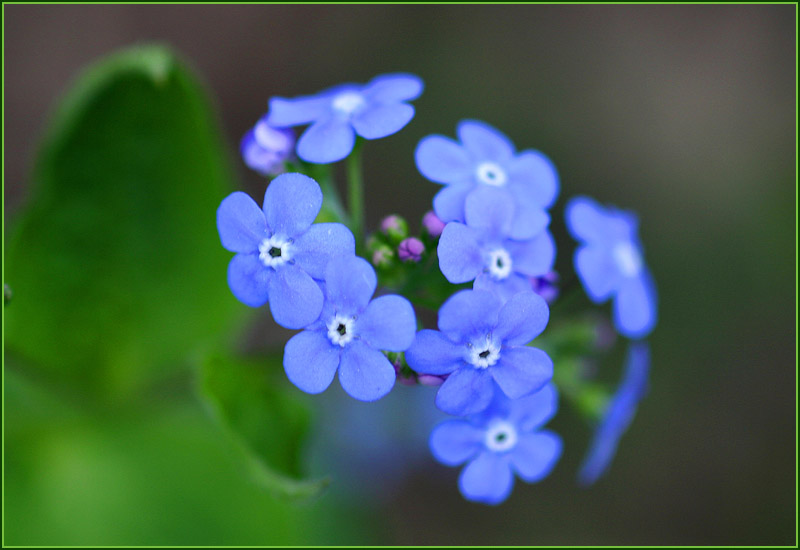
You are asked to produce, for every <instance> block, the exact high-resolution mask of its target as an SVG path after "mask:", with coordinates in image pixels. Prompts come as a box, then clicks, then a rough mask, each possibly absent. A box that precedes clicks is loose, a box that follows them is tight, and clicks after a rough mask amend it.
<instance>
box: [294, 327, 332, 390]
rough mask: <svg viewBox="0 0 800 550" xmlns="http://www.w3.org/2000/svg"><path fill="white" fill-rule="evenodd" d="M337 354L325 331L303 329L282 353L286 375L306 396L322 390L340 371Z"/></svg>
mask: <svg viewBox="0 0 800 550" xmlns="http://www.w3.org/2000/svg"><path fill="white" fill-rule="evenodd" d="M340 351H341V348H340V347H339V346H334V345H333V344H332V343H331V341H330V340H329V339H328V338H327V336H326V335H325V333H324V332H322V331H312V330H304V331H303V332H301V333H299V334H296V335H294V336H293V337H292V339H291V340H289V341H288V342H287V343H286V348H285V349H284V352H283V368H284V370H285V371H286V376H288V377H289V380H290V381H291V382H292V384H294V385H295V386H297V387H298V388H300V389H301V390H303V391H304V392H306V393H320V392H322V391H325V390H326V389H327V388H328V386H330V385H331V381H332V380H333V376H334V375H335V374H336V369H337V368H339V352H340Z"/></svg>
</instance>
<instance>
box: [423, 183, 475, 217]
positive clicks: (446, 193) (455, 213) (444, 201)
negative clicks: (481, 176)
mask: <svg viewBox="0 0 800 550" xmlns="http://www.w3.org/2000/svg"><path fill="white" fill-rule="evenodd" d="M474 188H475V186H474V185H472V184H453V185H448V186H447V187H445V188H443V189H442V190H441V191H439V192H438V193H436V196H434V197H433V210H434V211H435V212H436V216H438V217H439V219H440V220H442V221H443V222H445V223H446V222H463V221H464V201H466V200H467V195H468V194H469V192H470V191H472V190H473V189H474Z"/></svg>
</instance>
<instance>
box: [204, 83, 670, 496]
mask: <svg viewBox="0 0 800 550" xmlns="http://www.w3.org/2000/svg"><path fill="white" fill-rule="evenodd" d="M422 89H423V84H422V81H421V80H420V79H419V78H417V77H415V76H413V75H408V74H391V75H383V76H379V77H377V78H374V79H373V80H372V81H370V82H369V83H368V84H365V85H356V84H346V85H341V86H337V87H334V88H331V89H328V90H325V91H323V92H321V93H319V94H315V95H311V96H303V97H298V98H293V99H285V98H272V99H271V100H270V102H269V106H270V107H269V112H268V113H267V114H265V115H264V116H263V117H262V118H261V120H259V122H258V123H257V124H256V126H255V127H254V128H253V129H251V130H250V131H249V132H248V133H247V134H246V135H245V137H244V139H243V141H242V155H243V157H244V160H245V162H246V164H247V165H248V166H250V167H251V168H253V169H254V170H256V171H257V172H259V173H261V174H276V173H279V172H281V171H283V170H285V169H286V167H287V166H290V165H291V167H292V168H294V169H295V170H296V172H293V173H284V174H282V175H279V176H277V177H275V179H273V180H272V182H271V183H270V184H269V185H268V187H267V189H266V194H265V196H264V202H263V205H262V207H261V208H259V207H258V205H257V204H256V203H255V202H254V201H253V200H252V199H251V198H250V197H249V196H248V195H246V194H244V193H241V192H236V193H233V194H231V195H230V196H229V197H227V198H226V199H225V200H223V201H222V204H221V205H220V207H219V210H218V212H217V226H218V229H219V234H220V239H221V241H222V245H223V246H224V247H225V248H227V249H228V250H230V251H231V252H235V253H236V255H235V256H234V257H233V259H232V260H231V263H230V266H229V269H228V284H229V286H230V288H231V291H232V292H233V294H234V296H236V298H238V299H239V300H240V301H241V302H243V303H244V304H246V305H249V306H252V307H259V306H262V305H265V304H269V308H270V311H271V313H272V316H273V318H274V320H275V322H276V323H278V324H279V325H281V326H283V327H286V328H290V329H298V330H300V332H298V333H297V334H295V335H294V336H293V337H292V338H291V339H289V341H288V342H287V343H286V346H285V349H284V353H283V365H284V368H285V371H286V375H287V377H288V379H289V380H290V381H291V382H292V383H293V384H294V385H295V386H296V387H297V388H299V389H300V390H302V391H304V392H306V393H311V394H316V393H320V392H322V391H324V390H325V389H327V388H328V387H329V386H330V384H331V382H332V380H333V378H334V376H335V375H336V373H337V372H338V373H339V380H340V382H341V385H342V387H343V388H344V390H345V392H347V394H349V395H350V396H352V397H353V398H355V399H358V400H361V401H374V400H377V399H380V398H381V397H383V396H385V395H386V394H387V393H389V392H390V391H391V389H392V387H393V386H394V384H395V382H396V381H398V380H399V381H400V382H402V383H403V384H405V385H417V384H419V385H425V386H439V387H438V391H437V392H436V397H435V404H436V406H437V407H438V408H439V409H440V410H441V411H443V412H445V413H447V414H450V415H453V416H455V417H459V418H457V419H451V420H447V421H445V422H443V423H441V424H439V425H438V426H436V427H435V428H434V429H433V431H432V433H431V435H430V439H429V445H430V450H431V452H432V453H433V456H434V457H435V458H436V459H437V460H438V461H439V462H441V463H443V464H445V465H448V466H456V465H460V464H464V463H466V464H467V465H466V467H465V468H464V469H463V471H462V473H461V476H460V478H459V488H460V490H461V493H462V494H463V495H464V497H465V498H467V499H468V500H473V501H477V502H482V503H487V504H498V503H500V502H502V501H504V500H505V499H507V498H508V496H509V495H510V493H511V489H512V487H513V483H514V477H515V476H516V477H519V478H520V479H522V480H523V481H525V482H528V483H534V482H537V481H539V480H541V479H543V478H544V477H546V476H547V475H548V474H549V472H550V471H551V470H552V469H553V467H554V466H555V465H556V463H557V461H558V459H559V457H560V456H561V452H562V440H561V438H560V437H559V436H558V435H556V434H554V433H552V432H549V431H546V430H541V427H542V426H543V424H544V423H545V422H546V421H547V420H548V419H549V418H550V417H552V416H553V415H554V414H555V412H556V409H557V402H558V390H557V386H563V387H564V388H565V391H564V393H563V396H564V397H565V398H566V399H567V401H568V402H570V403H571V404H574V405H576V406H577V407H578V408H579V410H581V411H582V412H588V414H589V416H590V418H589V419H590V421H591V422H594V423H596V424H597V426H598V427H597V430H596V432H595V435H594V439H593V442H592V446H591V449H590V451H589V454H588V456H587V458H586V461H585V462H584V466H583V467H582V469H581V472H580V475H579V480H580V481H581V483H583V484H590V483H592V482H594V481H595V480H596V479H598V478H599V477H600V475H602V474H603V473H604V472H605V471H606V469H607V467H608V464H609V463H610V461H611V458H612V457H613V455H614V452H615V450H616V447H617V443H618V440H619V438H620V436H621V435H622V433H623V432H624V431H625V430H626V429H627V427H628V424H629V423H630V420H631V419H632V417H633V414H634V411H635V408H636V406H637V404H638V402H639V401H640V399H641V397H642V396H643V395H644V392H645V389H646V387H647V372H648V368H649V351H648V350H649V348H647V345H646V343H644V342H642V341H639V340H641V339H642V338H644V337H645V336H647V335H648V334H649V333H650V332H651V331H652V329H653V328H654V326H655V323H656V311H657V300H656V292H655V285H654V283H653V278H652V276H651V274H650V271H649V270H648V269H647V267H646V265H645V263H644V259H643V254H642V246H641V244H640V242H639V240H638V235H637V230H638V224H637V220H636V217H635V216H634V215H633V214H631V213H628V212H624V211H620V210H617V209H614V208H611V207H608V208H604V207H602V206H600V205H598V204H597V203H595V202H594V201H592V200H591V199H588V198H576V199H572V200H571V201H570V202H569V203H568V205H567V210H566V223H567V228H568V230H569V232H570V233H571V234H572V236H573V237H575V238H576V239H577V240H578V241H579V244H580V246H579V248H578V249H577V250H576V252H575V258H574V266H575V272H576V274H577V277H578V278H579V279H580V281H581V282H582V283H583V286H584V288H585V290H586V293H587V294H588V297H589V298H590V300H591V301H593V302H595V303H602V302H604V301H605V300H607V299H608V298H611V297H613V299H614V303H613V307H612V311H613V320H614V325H615V327H616V329H617V331H618V332H619V333H620V334H621V335H623V336H625V337H627V338H631V339H635V340H637V341H636V342H634V343H632V347H631V348H630V352H629V358H628V361H627V363H626V375H625V378H624V380H623V382H622V384H621V386H620V388H619V390H618V391H617V392H616V394H615V395H614V396H610V395H609V394H605V393H603V392H602V391H598V386H597V384H596V383H594V382H593V381H592V380H591V379H590V378H589V377H587V376H585V374H584V373H583V371H582V370H581V369H576V368H570V365H575V364H578V363H579V362H580V360H581V358H582V357H583V356H585V355H589V354H593V355H596V354H597V353H599V352H600V351H603V350H600V349H599V348H598V345H597V343H596V342H594V340H596V339H588V340H587V339H586V338H584V339H581V338H578V337H576V336H575V335H576V334H577V335H581V334H583V333H582V332H581V331H580V330H579V328H580V327H582V326H583V325H581V324H580V323H581V322H582V321H581V320H580V319H577V320H570V319H566V320H564V319H559V321H560V323H559V324H556V325H555V326H554V327H552V328H548V323H549V321H550V313H551V312H550V306H549V304H552V303H558V300H559V299H560V298H561V296H562V295H563V294H564V293H565V292H566V287H563V288H559V286H560V285H559V283H560V280H561V277H559V275H558V274H557V273H556V272H555V271H554V270H553V268H554V265H555V258H556V244H555V240H554V238H553V235H552V234H551V231H550V221H551V217H550V213H549V211H548V210H549V209H550V208H551V207H552V206H553V205H554V203H555V202H556V199H557V198H558V194H559V190H560V182H559V177H558V173H557V172H556V169H555V167H554V165H553V163H552V162H550V160H549V159H548V158H547V157H546V156H544V155H543V154H542V153H540V152H538V151H535V150H533V149H527V150H522V151H517V149H516V148H515V146H514V144H513V143H512V142H511V140H510V139H509V138H508V137H507V136H505V135H504V134H503V133H501V132H500V131H499V130H497V129H495V128H493V127H492V126H490V125H488V124H486V123H484V122H480V121H475V120H465V121H462V122H460V123H459V124H458V125H457V128H456V135H457V138H458V139H457V140H454V139H451V138H448V137H445V136H441V135H432V136H428V137H425V138H423V139H422V140H421V141H420V142H419V145H418V146H417V148H416V152H415V155H414V157H415V161H416V166H417V168H418V170H419V172H420V173H421V174H422V176H424V177H425V178H427V179H428V180H430V181H432V182H434V183H437V184H441V185H442V186H443V187H442V189H441V190H440V191H439V192H438V193H437V194H436V196H435V197H434V198H433V210H432V211H429V212H427V213H426V214H425V216H424V218H423V219H422V223H421V226H420V232H419V233H418V234H416V235H415V234H414V233H413V231H412V230H410V227H409V224H408V223H407V222H406V220H405V219H403V218H402V217H400V216H398V215H391V216H388V217H386V218H384V220H383V221H382V222H381V224H380V227H379V228H378V230H377V231H375V232H374V233H373V234H372V235H371V236H370V237H369V239H365V235H363V234H361V231H362V223H361V220H363V211H361V209H362V208H363V206H362V205H363V200H362V196H361V194H362V193H363V189H362V187H361V186H362V180H363V178H362V176H361V173H360V164H359V160H360V154H361V147H358V146H357V145H358V144H359V142H360V141H361V140H372V139H377V138H383V137H387V136H389V135H391V134H394V133H396V132H398V131H399V130H401V129H402V128H403V127H405V126H406V125H407V124H408V123H409V122H410V121H411V119H412V118H413V117H414V113H415V111H414V107H413V106H412V105H410V104H409V101H411V100H413V99H416V98H417V97H418V96H419V95H420V94H421V92H422ZM303 125H308V129H306V130H305V131H304V132H303V133H302V135H301V136H300V139H299V140H298V141H297V144H296V146H295V143H294V134H293V133H292V132H291V131H290V130H288V128H290V127H294V126H303ZM345 158H347V159H348V162H347V167H348V191H349V193H348V195H349V209H348V211H345V209H344V208H342V207H341V204H339V199H338V196H337V195H336V191H335V186H334V185H332V184H331V182H332V177H333V172H332V171H331V170H330V169H329V167H328V166H326V165H328V164H330V163H333V162H336V161H339V160H342V159H345ZM319 165H322V166H319ZM306 173H308V174H315V175H316V177H318V178H324V180H325V181H326V182H327V185H326V186H325V189H326V195H325V196H324V197H323V192H322V189H321V187H320V185H319V184H318V183H317V181H315V180H313V179H311V178H310V177H309V176H308V175H305V174H306ZM320 181H323V180H320ZM324 202H325V203H326V204H328V206H329V207H330V208H328V209H327V213H328V216H330V215H333V217H334V219H336V220H337V221H336V222H328V223H314V222H315V220H317V217H318V216H319V215H320V211H321V209H322V208H323V203H324ZM331 213H332V214H331ZM327 219H330V217H328V218H327ZM348 226H349V227H350V229H348ZM351 229H352V231H351ZM354 233H355V234H354ZM356 250H359V251H364V250H366V251H367V252H368V258H369V259H370V260H371V263H370V262H368V261H367V260H365V259H363V258H361V257H358V256H356ZM465 283H472V285H471V286H472V288H471V289H469V288H464V287H463V286H461V285H464V284H465ZM379 289H380V290H379ZM376 291H378V292H379V295H378V297H376V298H373V296H374V295H375V293H376ZM387 291H390V292H391V291H394V292H395V293H394V294H392V293H387ZM412 303H413V304H414V305H413V306H412ZM415 306H416V307H417V308H427V309H433V310H435V311H438V323H437V326H436V328H435V329H434V328H419V327H418V318H417V315H416V312H415V309H414V307H415ZM418 329H419V330H418ZM546 329H547V330H546ZM598 395H599V396H600V398H599V400H598V398H597V396H598ZM587 403H590V405H587Z"/></svg>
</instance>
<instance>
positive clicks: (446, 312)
mask: <svg viewBox="0 0 800 550" xmlns="http://www.w3.org/2000/svg"><path fill="white" fill-rule="evenodd" d="M549 316H550V312H549V309H548V307H547V304H546V303H545V301H544V299H543V298H541V297H540V296H539V295H538V294H536V293H534V292H520V293H518V294H515V295H514V296H512V297H511V299H509V300H508V301H507V302H506V303H505V304H503V302H502V301H501V300H500V298H499V297H498V296H496V295H495V294H493V293H491V292H487V291H485V290H462V291H461V292H458V293H456V294H454V295H453V296H451V297H450V298H449V299H448V300H447V301H446V302H445V303H444V304H443V305H442V307H441V308H440V309H439V330H438V331H436V330H421V331H419V332H418V333H417V338H416V340H415V341H414V343H413V344H412V345H411V347H410V348H409V349H408V351H406V355H405V358H406V361H407V362H408V365H409V366H410V367H411V368H412V369H414V370H415V371H416V372H418V373H422V374H434V375H445V374H447V375H449V376H448V377H447V379H446V380H445V381H444V383H443V384H442V385H441V387H440V388H439V392H438V393H437V394H436V406H437V407H439V408H440V409H441V410H442V411H444V412H446V413H448V414H452V415H455V416H464V415H468V414H473V413H477V412H480V411H482V410H483V409H485V408H486V407H488V406H489V403H490V402H491V400H492V397H493V395H494V394H495V382H496V383H497V386H499V388H500V390H501V391H502V393H504V394H505V395H507V396H508V397H510V398H511V399H517V398H520V397H522V396H524V395H528V394H530V393H533V392H535V391H537V390H539V389H540V388H542V387H543V386H544V385H545V384H547V383H548V382H549V381H550V379H551V378H552V376H553V362H552V361H551V360H550V357H549V356H548V355H547V354H546V353H545V352H544V351H542V350H540V349H536V348H533V347H528V346H526V344H527V343H528V342H530V341H531V340H533V339H534V338H536V337H537V336H538V335H539V334H541V332H542V331H543V330H544V328H545V326H546V325H547V320H548V318H549Z"/></svg>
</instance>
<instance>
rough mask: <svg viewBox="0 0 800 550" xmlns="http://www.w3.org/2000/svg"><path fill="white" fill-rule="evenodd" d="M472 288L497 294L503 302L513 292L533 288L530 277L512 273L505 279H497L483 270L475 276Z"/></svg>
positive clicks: (526, 290) (516, 292) (512, 294)
mask: <svg viewBox="0 0 800 550" xmlns="http://www.w3.org/2000/svg"><path fill="white" fill-rule="evenodd" d="M472 289H473V290H483V291H486V292H491V293H492V294H494V295H495V296H497V297H498V298H499V299H500V301H501V302H502V303H505V302H507V301H508V300H510V299H511V297H512V296H514V295H515V294H518V293H520V292H528V291H530V290H531V289H533V286H532V285H531V280H530V278H529V277H525V276H523V275H517V274H516V273H512V274H511V275H509V276H508V277H506V278H505V279H502V280H497V279H495V278H494V277H492V276H491V275H489V274H488V273H486V272H484V273H481V274H480V275H478V276H477V277H476V278H475V282H474V283H473V284H472Z"/></svg>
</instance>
